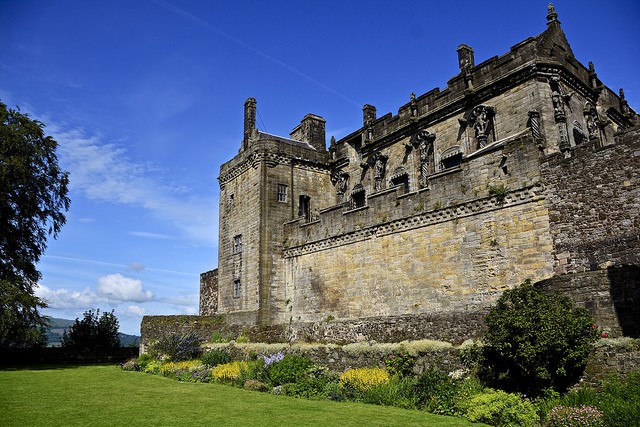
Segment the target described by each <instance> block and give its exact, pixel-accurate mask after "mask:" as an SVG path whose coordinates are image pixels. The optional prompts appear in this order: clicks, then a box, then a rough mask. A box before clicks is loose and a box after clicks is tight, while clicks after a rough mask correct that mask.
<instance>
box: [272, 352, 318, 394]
mask: <svg viewBox="0 0 640 427" xmlns="http://www.w3.org/2000/svg"><path fill="white" fill-rule="evenodd" d="M310 366H311V361H310V360H309V359H307V358H306V357H302V356H298V355H296V354H287V355H285V356H284V357H283V358H282V360H280V361H278V362H275V363H272V364H270V365H269V366H268V368H267V369H268V376H269V380H270V382H271V385H272V386H274V387H275V386H279V385H282V384H287V383H295V382H297V381H298V380H300V379H302V378H303V376H304V374H305V371H306V370H307V368H309V367H310Z"/></svg>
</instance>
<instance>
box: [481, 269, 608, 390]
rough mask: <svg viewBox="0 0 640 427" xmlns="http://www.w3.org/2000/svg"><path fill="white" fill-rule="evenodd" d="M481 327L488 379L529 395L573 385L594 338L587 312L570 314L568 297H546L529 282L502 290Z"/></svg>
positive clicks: (576, 311)
mask: <svg viewBox="0 0 640 427" xmlns="http://www.w3.org/2000/svg"><path fill="white" fill-rule="evenodd" d="M485 323H486V325H487V333H486V335H485V337H484V340H485V343H486V345H485V347H484V358H485V361H486V365H487V368H488V370H487V371H485V372H488V373H490V375H488V376H487V379H488V380H490V381H492V382H494V383H495V384H497V385H498V386H499V387H500V388H503V389H505V390H511V391H521V392H525V393H527V394H530V395H537V394H539V393H540V392H541V391H542V390H543V389H545V388H548V387H553V388H554V389H556V390H564V389H566V388H567V387H568V386H569V385H570V384H571V383H572V382H574V381H576V380H577V379H578V378H579V376H580V374H581V373H582V371H583V370H584V366H585V365H586V362H587V359H588V357H589V353H590V351H591V349H592V347H593V342H594V341H595V340H596V339H597V336H598V333H597V332H598V331H597V329H596V328H593V327H592V325H593V320H592V318H591V316H590V315H589V313H588V312H587V311H586V310H584V309H572V307H571V301H570V300H569V298H568V297H566V296H563V295H560V294H556V295H553V296H549V295H546V294H544V293H543V292H542V291H540V290H538V289H536V288H534V287H533V286H532V285H531V283H530V282H529V281H527V282H525V283H523V284H522V285H521V286H520V287H518V288H516V289H512V290H509V291H506V292H505V293H504V294H503V295H502V296H501V297H500V298H499V299H498V302H497V304H496V306H495V307H493V308H492V309H491V310H490V311H489V313H488V314H487V316H486V317H485Z"/></svg>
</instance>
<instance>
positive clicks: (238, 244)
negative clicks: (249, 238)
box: [233, 234, 242, 254]
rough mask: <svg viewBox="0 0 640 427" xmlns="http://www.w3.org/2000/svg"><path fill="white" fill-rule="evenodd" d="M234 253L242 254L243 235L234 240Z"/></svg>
mask: <svg viewBox="0 0 640 427" xmlns="http://www.w3.org/2000/svg"><path fill="white" fill-rule="evenodd" d="M233 253H234V254H240V253H242V234H238V235H237V236H236V237H234V238H233Z"/></svg>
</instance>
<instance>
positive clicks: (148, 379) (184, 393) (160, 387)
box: [0, 366, 478, 427]
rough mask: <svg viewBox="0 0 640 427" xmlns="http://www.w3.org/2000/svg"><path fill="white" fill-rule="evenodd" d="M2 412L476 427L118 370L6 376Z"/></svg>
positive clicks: (25, 417) (67, 422)
mask: <svg viewBox="0 0 640 427" xmlns="http://www.w3.org/2000/svg"><path fill="white" fill-rule="evenodd" d="M0 413H1V414H2V415H1V417H2V418H1V420H2V421H1V422H0V424H2V425H3V426H79V425H83V426H84V425H91V426H124V425H126V426H138V425H145V426H168V425H180V426H191V425H194V426H196V425H197V426H202V425H219V426H243V427H244V426H248V425H259V426H319V425H321V426H340V427H345V426H365V425H366V426H368V427H369V426H418V425H420V426H425V425H429V426H436V427H438V426H443V427H444V426H447V427H450V426H469V425H472V424H471V423H469V422H467V421H465V420H461V419H459V418H450V417H442V416H437V415H432V414H428V413H426V412H423V411H415V410H404V409H398V408H392V407H383V406H375V405H366V404H360V403H348V402H332V401H312V400H305V399H294V398H290V397H284V396H275V395H270V394H266V393H258V392H250V391H245V390H241V389H238V388H234V387H231V386H224V385H219V384H204V383H200V384H196V383H181V382H178V381H173V380H169V379H166V378H162V377H159V376H157V375H146V374H143V373H140V372H125V371H122V370H121V369H120V368H119V367H117V366H78V367H66V366H65V367H49V368H33V369H3V370H0ZM475 425H478V424H475Z"/></svg>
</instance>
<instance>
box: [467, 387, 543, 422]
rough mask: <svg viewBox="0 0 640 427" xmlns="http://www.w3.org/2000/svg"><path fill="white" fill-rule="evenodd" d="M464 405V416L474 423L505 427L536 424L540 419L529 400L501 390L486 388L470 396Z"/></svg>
mask: <svg viewBox="0 0 640 427" xmlns="http://www.w3.org/2000/svg"><path fill="white" fill-rule="evenodd" d="M465 406H466V411H465V414H464V417H465V418H467V419H468V420H469V421H471V422H474V423H487V424H490V425H492V426H496V427H503V426H504V427H506V426H536V425H538V424H539V421H540V419H539V418H538V414H537V413H536V409H535V407H534V406H533V404H532V403H531V402H528V401H525V400H522V399H521V398H520V397H518V396H517V395H515V394H511V393H506V392H504V391H501V390H497V391H496V390H492V389H486V390H485V391H484V392H482V393H481V394H478V395H476V396H474V397H472V398H471V399H470V400H469V401H468V403H467V404H466V405H465Z"/></svg>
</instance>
